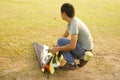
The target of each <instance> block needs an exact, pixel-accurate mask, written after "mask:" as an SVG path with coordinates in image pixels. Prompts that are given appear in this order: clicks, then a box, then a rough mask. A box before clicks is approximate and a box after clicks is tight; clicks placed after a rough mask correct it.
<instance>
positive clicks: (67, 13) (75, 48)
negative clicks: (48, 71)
mask: <svg viewBox="0 0 120 80" xmlns="http://www.w3.org/2000/svg"><path fill="white" fill-rule="evenodd" d="M61 17H62V19H63V20H65V21H66V22H67V23H68V25H67V29H66V30H65V33H64V34H63V36H62V37H61V38H59V39H58V41H57V46H54V47H53V48H52V49H50V50H51V52H52V53H54V54H55V53H56V52H58V51H61V52H62V55H63V57H64V59H65V60H66V61H67V63H66V64H65V65H64V66H61V67H60V69H63V70H74V69H76V67H77V66H78V67H82V66H84V65H85V64H86V63H87V61H84V60H83V59H81V58H82V57H83V56H84V53H85V52H86V51H92V49H93V40H92V36H91V33H90V31H89V29H88V28H87V26H86V25H85V24H84V23H83V22H82V21H81V20H80V19H78V18H76V17H75V10H74V7H73V6H72V5H71V4H69V3H64V4H63V5H62V6H61ZM69 35H70V37H71V39H67V37H68V36H69ZM74 59H79V60H80V64H78V65H76V63H75V60H74Z"/></svg>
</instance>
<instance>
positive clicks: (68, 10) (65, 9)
mask: <svg viewBox="0 0 120 80" xmlns="http://www.w3.org/2000/svg"><path fill="white" fill-rule="evenodd" d="M63 14H66V15H67V16H68V17H70V18H73V17H74V15H75V10H74V7H73V6H72V5H71V4H69V3H64V4H63V5H62V6H61V16H62V18H63Z"/></svg>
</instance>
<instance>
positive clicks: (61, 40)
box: [57, 37, 65, 46]
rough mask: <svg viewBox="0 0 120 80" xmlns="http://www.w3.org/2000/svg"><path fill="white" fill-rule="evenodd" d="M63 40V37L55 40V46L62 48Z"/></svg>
mask: <svg viewBox="0 0 120 80" xmlns="http://www.w3.org/2000/svg"><path fill="white" fill-rule="evenodd" d="M64 40H65V39H64V38H63V37H61V38H59V39H58V40H57V45H58V46H62V45H63V43H64Z"/></svg>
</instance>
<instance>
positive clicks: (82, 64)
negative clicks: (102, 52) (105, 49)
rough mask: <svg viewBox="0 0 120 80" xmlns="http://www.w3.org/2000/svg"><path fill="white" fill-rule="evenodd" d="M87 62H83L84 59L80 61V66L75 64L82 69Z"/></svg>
mask: <svg viewBox="0 0 120 80" xmlns="http://www.w3.org/2000/svg"><path fill="white" fill-rule="evenodd" d="M87 62H88V61H85V60H84V59H80V64H77V66H78V67H79V68H81V67H83V66H84V65H85V64H86V63H87Z"/></svg>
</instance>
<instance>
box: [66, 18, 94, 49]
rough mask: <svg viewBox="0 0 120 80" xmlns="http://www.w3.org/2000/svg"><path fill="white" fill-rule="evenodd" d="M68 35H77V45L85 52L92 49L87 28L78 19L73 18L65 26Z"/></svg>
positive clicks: (91, 41) (90, 37)
mask: <svg viewBox="0 0 120 80" xmlns="http://www.w3.org/2000/svg"><path fill="white" fill-rule="evenodd" d="M67 29H68V32H69V34H70V35H74V34H78V41H77V42H78V43H79V44H80V46H81V47H82V48H84V49H85V50H91V49H93V40H92V36H91V33H90V31H89V29H88V27H87V26H86V25H85V24H84V23H83V22H82V21H81V20H80V19H78V18H76V17H74V18H73V19H72V21H71V22H70V24H68V26H67Z"/></svg>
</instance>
